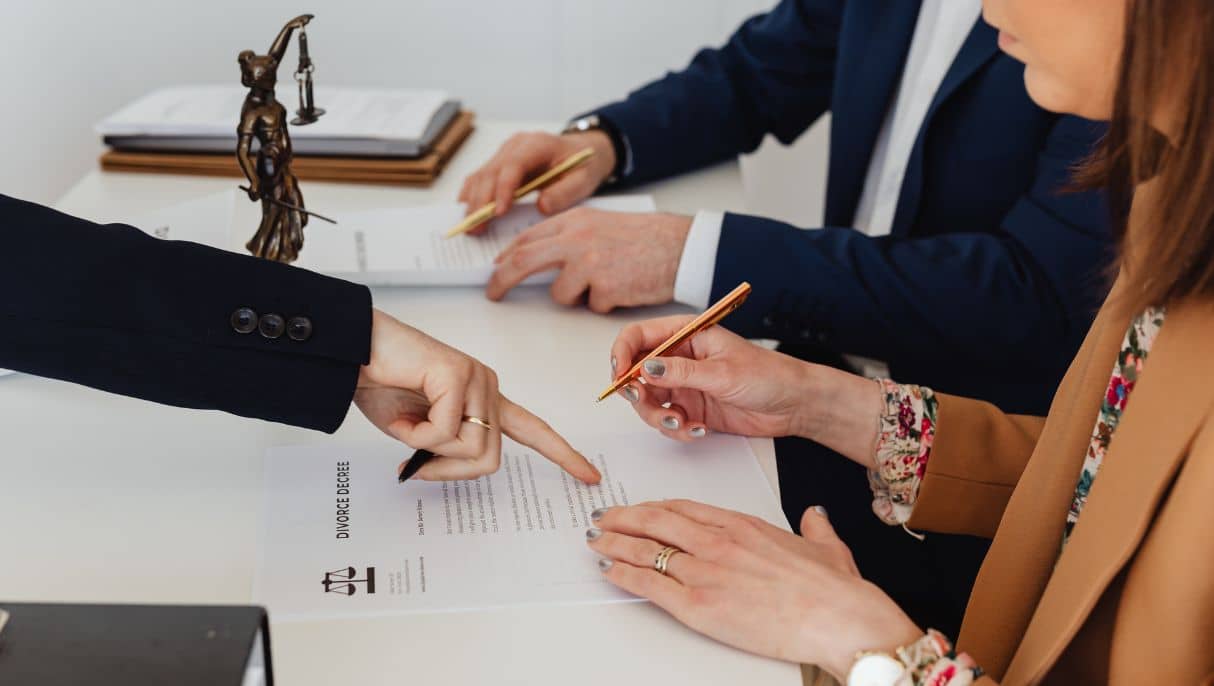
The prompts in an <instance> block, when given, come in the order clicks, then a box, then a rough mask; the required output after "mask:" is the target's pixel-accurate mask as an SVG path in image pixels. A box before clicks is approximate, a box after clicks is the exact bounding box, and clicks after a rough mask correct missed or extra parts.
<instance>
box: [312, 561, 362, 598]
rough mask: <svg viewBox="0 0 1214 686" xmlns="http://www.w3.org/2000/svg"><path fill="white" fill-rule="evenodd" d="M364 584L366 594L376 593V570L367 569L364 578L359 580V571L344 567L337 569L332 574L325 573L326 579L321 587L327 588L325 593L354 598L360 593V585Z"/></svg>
mask: <svg viewBox="0 0 1214 686" xmlns="http://www.w3.org/2000/svg"><path fill="white" fill-rule="evenodd" d="M359 584H362V590H363V592H364V593H367V594H372V593H375V568H374V567H367V568H366V573H365V574H363V577H362V578H361V579H360V578H358V570H357V569H355V568H353V567H344V568H342V569H335V570H333V571H331V572H325V578H324V580H323V581H321V585H323V586H324V587H325V593H337V594H340V595H344V596H347V597H348V596H352V595H354V594H355V593H357V592H358V585H359Z"/></svg>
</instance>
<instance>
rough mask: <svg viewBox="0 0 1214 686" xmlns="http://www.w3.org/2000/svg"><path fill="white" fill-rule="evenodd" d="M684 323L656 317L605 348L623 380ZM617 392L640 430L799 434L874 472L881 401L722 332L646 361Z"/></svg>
mask: <svg viewBox="0 0 1214 686" xmlns="http://www.w3.org/2000/svg"><path fill="white" fill-rule="evenodd" d="M689 321H691V317H688V316H675V317H664V318H661V319H651V320H648V321H644V322H638V323H636V324H630V325H628V326H626V327H624V329H623V330H622V331H621V332H620V335H619V336H618V337H617V338H616V341H615V344H614V345H612V347H611V359H612V370H613V371H612V374H613V377H614V375H615V374H619V373H623V372H624V371H625V370H627V369H629V368H631V367H632V365H633V364H634V362H635V361H636V360H638V359H640V358H641V357H643V356H644V355H645V354H647V353H648V352H649V351H650V350H652V349H654V348H656V347H657V346H658V345H660V344H661V343H662V342H663V341H665V340H666V339H667V338H669V337H670V336H671V335H672V334H674V333H675V332H676V331H678V330H679V329H680V328H682V327H683V326H684V325H685V324H686V323H687V322H689ZM641 378H642V379H643V380H644V383H643V384H642V383H632V384H629V385H628V386H626V387H624V389H622V390H621V391H620V394H621V395H623V396H624V397H625V398H627V399H628V400H629V401H630V402H632V404H633V407H634V408H635V409H636V412H637V414H638V415H640V416H641V419H643V420H644V421H645V422H646V423H648V424H649V425H650V426H652V427H654V428H655V429H658V430H659V431H661V432H662V433H664V434H666V435H667V436H669V437H670V438H674V439H676V440H680V441H690V440H694V439H697V438H701V437H703V436H704V435H706V433H707V432H708V431H720V432H725V433H734V434H741V435H743V436H762V437H776V436H802V437H805V438H808V439H810V440H814V441H817V442H819V443H822V444H823V445H826V446H827V447H830V448H832V449H834V450H836V451H837V452H840V453H842V454H844V455H847V456H848V457H851V458H852V459H854V460H856V461H857V462H860V463H861V464H863V465H866V466H868V467H872V465H873V451H874V449H875V448H874V442H875V440H876V433H877V431H876V429H877V417H878V416H879V415H880V412H881V394H880V392H879V389H878V388H877V385H876V384H874V383H872V382H871V381H869V380H867V379H864V378H862V377H859V376H855V375H854V374H848V373H846V372H843V371H839V370H837V369H832V368H830V367H825V366H822V365H816V364H810V363H807V362H803V361H801V360H798V359H796V358H794V357H790V356H788V355H784V354H782V353H778V352H775V351H771V350H767V349H765V348H761V347H759V346H757V345H754V344H753V343H751V342H749V341H747V340H746V339H744V338H742V337H740V336H738V335H736V334H733V333H731V332H729V331H727V330H725V329H724V328H722V327H720V326H714V327H711V328H709V329H706V330H705V331H702V332H700V333H699V334H697V335H696V336H695V337H694V338H692V339H691V340H690V341H688V342H687V343H686V344H684V345H683V346H681V347H680V348H678V349H676V350H673V351H671V352H670V353H668V354H667V355H666V356H664V357H659V358H654V359H653V360H650V361H648V362H646V364H645V367H644V369H643V371H642V376H641Z"/></svg>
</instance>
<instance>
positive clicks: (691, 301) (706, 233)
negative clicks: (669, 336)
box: [674, 211, 725, 310]
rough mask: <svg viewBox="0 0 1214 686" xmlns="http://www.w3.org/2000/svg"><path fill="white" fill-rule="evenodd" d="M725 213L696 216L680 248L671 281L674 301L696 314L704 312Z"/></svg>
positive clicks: (709, 295) (710, 291)
mask: <svg viewBox="0 0 1214 686" xmlns="http://www.w3.org/2000/svg"><path fill="white" fill-rule="evenodd" d="M724 223H725V213H723V212H706V211H700V212H697V213H696V216H695V220H694V221H692V222H691V230H690V231H688V232H687V242H686V243H684V244H683V256H682V257H681V258H679V271H678V273H676V274H675V277H674V299H675V301H676V302H680V303H683V304H684V305H691V306H692V307H694V308H696V309H697V310H703V309H707V308H708V298H710V297H711V296H712V275H713V273H714V272H715V271H716V266H717V244H718V243H720V242H721V225H722V224H724Z"/></svg>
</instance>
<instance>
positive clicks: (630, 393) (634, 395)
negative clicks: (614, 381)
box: [624, 386, 641, 403]
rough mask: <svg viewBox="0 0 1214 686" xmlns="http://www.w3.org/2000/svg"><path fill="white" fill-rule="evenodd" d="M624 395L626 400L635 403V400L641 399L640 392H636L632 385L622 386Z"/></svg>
mask: <svg viewBox="0 0 1214 686" xmlns="http://www.w3.org/2000/svg"><path fill="white" fill-rule="evenodd" d="M624 397H625V398H628V402H630V403H635V402H636V401H638V400H640V399H641V394H640V393H638V392H637V389H635V388H633V387H632V386H625V387H624Z"/></svg>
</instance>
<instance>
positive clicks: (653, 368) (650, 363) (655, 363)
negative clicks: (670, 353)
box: [642, 360, 666, 377]
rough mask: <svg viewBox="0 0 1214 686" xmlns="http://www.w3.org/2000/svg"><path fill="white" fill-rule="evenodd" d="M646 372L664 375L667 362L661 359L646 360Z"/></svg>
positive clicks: (651, 374) (652, 374) (653, 374)
mask: <svg viewBox="0 0 1214 686" xmlns="http://www.w3.org/2000/svg"><path fill="white" fill-rule="evenodd" d="M642 366H644V367H645V373H646V374H648V375H650V376H659V377H660V376H662V375H663V374H665V373H666V363H665V362H663V361H661V360H645V364H644V365H642Z"/></svg>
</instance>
